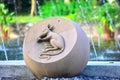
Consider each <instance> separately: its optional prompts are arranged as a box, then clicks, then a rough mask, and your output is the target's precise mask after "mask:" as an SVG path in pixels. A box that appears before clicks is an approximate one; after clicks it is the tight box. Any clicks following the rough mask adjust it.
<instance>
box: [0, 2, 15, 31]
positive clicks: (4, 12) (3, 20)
mask: <svg viewBox="0 0 120 80" xmlns="http://www.w3.org/2000/svg"><path fill="white" fill-rule="evenodd" d="M13 15H14V13H13V12H12V13H9V11H8V9H6V8H5V5H4V4H3V3H0V25H1V26H3V25H8V24H9V23H12V22H13V18H12V16H13ZM3 27H4V26H3ZM5 28H6V29H7V27H6V26H5Z"/></svg>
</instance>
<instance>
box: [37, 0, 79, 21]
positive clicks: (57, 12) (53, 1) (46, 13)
mask: <svg viewBox="0 0 120 80" xmlns="http://www.w3.org/2000/svg"><path fill="white" fill-rule="evenodd" d="M76 4H77V1H71V2H70V3H68V4H66V3H65V2H64V0H50V1H46V0H45V1H44V3H43V4H42V5H40V6H39V7H38V9H39V14H40V16H41V17H42V18H47V17H51V16H67V15H69V16H67V18H70V19H75V17H74V18H73V17H72V15H73V16H75V15H74V14H75V13H76V12H77V10H78V9H79V8H78V5H76ZM71 17H72V18H71Z"/></svg>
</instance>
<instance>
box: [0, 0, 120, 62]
mask: <svg viewBox="0 0 120 80" xmlns="http://www.w3.org/2000/svg"><path fill="white" fill-rule="evenodd" d="M53 16H60V17H63V18H68V19H70V20H73V21H75V22H77V23H78V24H79V25H80V27H81V28H82V29H83V30H84V31H85V33H86V35H87V37H88V39H89V42H90V48H91V51H90V59H89V60H90V61H120V0H0V60H1V61H3V60H4V61H5V60H23V54H22V47H23V46H22V45H23V40H24V37H25V34H26V32H27V31H28V30H29V29H30V28H31V27H32V26H33V25H34V24H35V23H37V22H39V21H41V20H43V19H45V18H48V17H53ZM33 27H34V26H33ZM61 27H62V26H61ZM83 47H84V45H83Z"/></svg>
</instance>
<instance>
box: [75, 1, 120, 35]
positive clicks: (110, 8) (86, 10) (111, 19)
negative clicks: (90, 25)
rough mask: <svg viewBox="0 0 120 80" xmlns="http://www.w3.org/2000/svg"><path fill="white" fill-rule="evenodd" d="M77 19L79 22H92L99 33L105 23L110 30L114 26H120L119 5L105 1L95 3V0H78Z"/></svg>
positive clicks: (112, 29) (101, 31)
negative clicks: (103, 2) (101, 3)
mask: <svg viewBox="0 0 120 80" xmlns="http://www.w3.org/2000/svg"><path fill="white" fill-rule="evenodd" d="M78 4H79V12H77V14H76V15H78V17H77V18H78V19H77V20H79V21H81V22H84V21H87V22H94V21H96V22H97V23H98V24H96V27H97V28H98V31H99V32H100V33H103V27H102V26H103V25H105V24H107V25H108V27H109V29H110V31H112V32H113V31H114V27H120V14H119V12H120V6H116V4H115V3H111V4H110V3H105V4H103V5H100V6H99V5H97V2H96V0H79V2H78Z"/></svg>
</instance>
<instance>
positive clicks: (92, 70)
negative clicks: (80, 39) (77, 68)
mask: <svg viewBox="0 0 120 80" xmlns="http://www.w3.org/2000/svg"><path fill="white" fill-rule="evenodd" d="M95 64H96V63H93V62H92V64H91V62H90V61H89V62H88V65H87V67H86V68H85V69H84V71H83V72H82V73H81V74H82V75H85V76H90V77H95V76H97V77H112V78H120V65H114V63H109V65H108V64H107V65H105V64H106V63H105V64H103V65H101V64H102V63H99V62H98V64H96V65H95ZM99 64H100V65H99ZM0 77H15V78H16V80H32V79H34V78H35V77H34V76H33V74H32V73H31V71H29V69H28V68H27V67H26V65H25V63H24V61H18V62H17V61H16V62H15V61H13V62H11V61H5V62H4V61H0Z"/></svg>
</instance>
